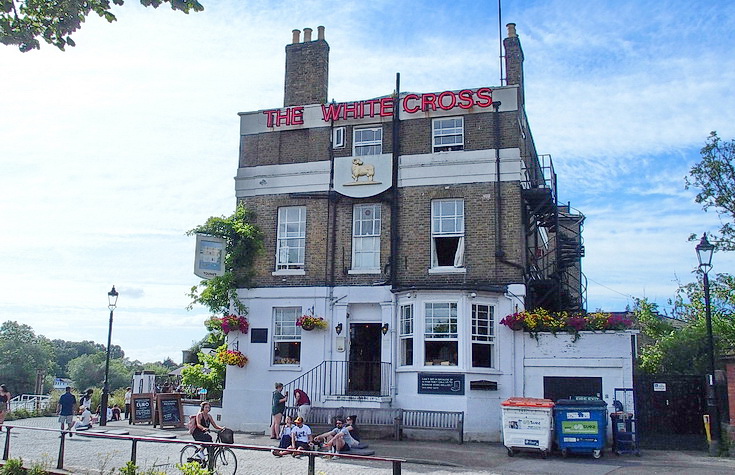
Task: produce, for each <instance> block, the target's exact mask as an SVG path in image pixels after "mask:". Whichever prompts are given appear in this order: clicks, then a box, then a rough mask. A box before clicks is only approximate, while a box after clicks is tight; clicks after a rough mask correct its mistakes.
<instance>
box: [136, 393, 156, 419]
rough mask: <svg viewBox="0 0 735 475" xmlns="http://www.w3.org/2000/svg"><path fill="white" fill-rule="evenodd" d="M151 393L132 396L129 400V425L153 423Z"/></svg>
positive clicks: (152, 399)
mask: <svg viewBox="0 0 735 475" xmlns="http://www.w3.org/2000/svg"><path fill="white" fill-rule="evenodd" d="M153 401H154V395H153V393H140V394H133V395H132V396H131V398H130V406H131V413H130V423H131V424H140V423H143V422H147V423H149V424H150V423H151V422H153V409H154V405H153Z"/></svg>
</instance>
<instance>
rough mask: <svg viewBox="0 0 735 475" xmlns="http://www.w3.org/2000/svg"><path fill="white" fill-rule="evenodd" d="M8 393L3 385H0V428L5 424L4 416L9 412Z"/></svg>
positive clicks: (9, 397)
mask: <svg viewBox="0 0 735 475" xmlns="http://www.w3.org/2000/svg"><path fill="white" fill-rule="evenodd" d="M10 399H11V396H10V391H8V387H7V386H5V385H4V384H0V426H2V425H3V422H5V414H6V413H7V412H8V411H10Z"/></svg>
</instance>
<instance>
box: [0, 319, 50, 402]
mask: <svg viewBox="0 0 735 475" xmlns="http://www.w3.org/2000/svg"><path fill="white" fill-rule="evenodd" d="M53 358H54V350H53V346H52V345H51V342H50V341H49V340H48V339H47V338H46V337H44V336H43V335H38V336H36V334H35V332H34V331H33V328H31V327H30V326H28V325H24V324H20V323H18V322H14V321H7V322H5V323H3V324H2V326H0V375H2V379H3V381H2V382H3V383H4V384H6V385H7V386H8V389H9V390H10V392H11V393H12V394H21V393H31V394H33V393H34V391H35V387H36V376H37V372H38V371H39V370H41V371H43V373H44V374H48V373H49V370H50V369H51V368H52V367H53V365H54V359H53Z"/></svg>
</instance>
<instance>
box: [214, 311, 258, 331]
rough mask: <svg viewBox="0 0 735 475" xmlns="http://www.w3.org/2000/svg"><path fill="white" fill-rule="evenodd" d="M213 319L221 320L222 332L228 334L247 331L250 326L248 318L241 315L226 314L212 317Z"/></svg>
mask: <svg viewBox="0 0 735 475" xmlns="http://www.w3.org/2000/svg"><path fill="white" fill-rule="evenodd" d="M212 320H216V321H218V322H219V325H220V328H222V332H223V333H224V334H225V335H227V334H228V333H230V332H234V331H239V332H241V333H243V334H244V333H247V332H248V329H249V328H250V323H249V322H248V319H247V318H245V317H243V316H240V315H225V316H224V317H221V318H218V317H212Z"/></svg>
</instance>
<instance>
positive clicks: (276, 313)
mask: <svg viewBox="0 0 735 475" xmlns="http://www.w3.org/2000/svg"><path fill="white" fill-rule="evenodd" d="M300 315H301V307H276V308H274V309H273V364H299V363H301V327H299V326H298V325H296V320H297V319H298V317H299V316H300Z"/></svg>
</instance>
